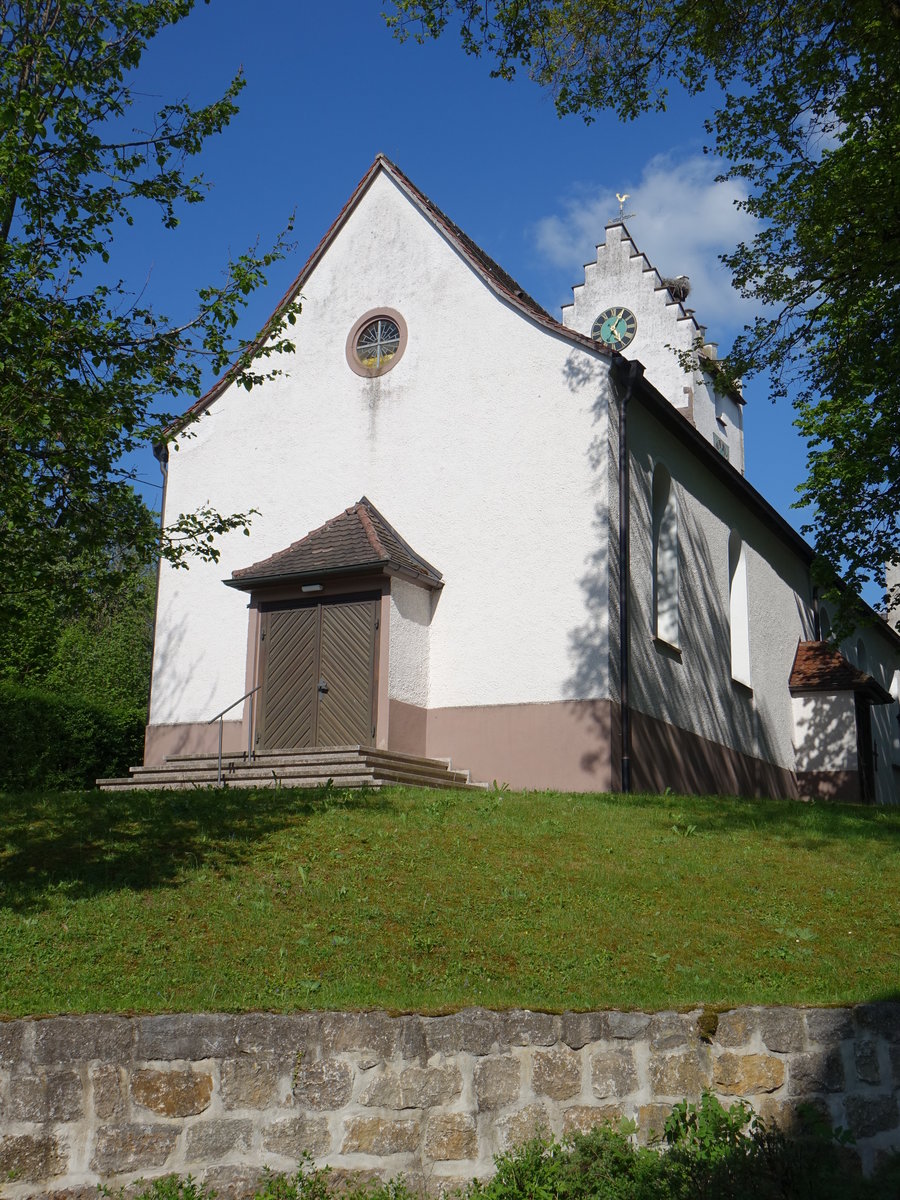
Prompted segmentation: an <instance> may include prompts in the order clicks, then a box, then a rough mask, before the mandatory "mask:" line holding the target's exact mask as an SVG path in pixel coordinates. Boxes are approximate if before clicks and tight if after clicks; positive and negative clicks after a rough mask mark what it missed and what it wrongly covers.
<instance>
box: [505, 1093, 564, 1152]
mask: <svg viewBox="0 0 900 1200" xmlns="http://www.w3.org/2000/svg"><path fill="white" fill-rule="evenodd" d="M549 1132H550V1118H549V1116H548V1114H547V1110H546V1109H545V1108H544V1106H543V1105H542V1104H526V1105H525V1107H524V1108H520V1109H519V1111H518V1112H514V1113H510V1115H509V1116H508V1117H503V1118H501V1120H499V1121H496V1122H495V1123H494V1133H495V1136H496V1138H497V1144H498V1146H499V1148H500V1149H501V1150H510V1149H512V1147H513V1146H520V1145H521V1144H522V1142H527V1141H528V1139H529V1138H533V1137H544V1136H546V1135H547V1134H549Z"/></svg>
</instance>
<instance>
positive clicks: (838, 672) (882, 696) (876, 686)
mask: <svg viewBox="0 0 900 1200" xmlns="http://www.w3.org/2000/svg"><path fill="white" fill-rule="evenodd" d="M789 687H790V689H791V695H792V696H798V695H803V694H804V693H805V692H861V693H862V694H863V695H864V696H865V697H866V699H868V700H871V701H872V703H873V704H890V702H891V701H892V700H893V696H892V695H891V694H890V692H888V691H885V689H884V688H883V687H882V686H881V684H880V683H879V682H878V680H877V679H873V678H872V676H871V675H867V674H866V673H865V671H860V670H859V668H858V667H854V665H853V663H852V662H850V661H849V660H848V659H846V658H844V656H843V654H841V652H840V650H837V649H835V647H834V646H832V645H830V644H829V643H828V642H800V643H799V644H798V646H797V653H796V654H795V655H794V665H793V667H792V668H791V677H790V680H789Z"/></svg>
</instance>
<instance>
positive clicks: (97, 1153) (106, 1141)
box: [91, 1124, 178, 1177]
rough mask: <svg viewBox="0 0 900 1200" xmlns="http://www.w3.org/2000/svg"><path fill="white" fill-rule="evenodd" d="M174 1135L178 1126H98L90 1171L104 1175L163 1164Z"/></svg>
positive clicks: (173, 1144) (169, 1152) (176, 1134)
mask: <svg viewBox="0 0 900 1200" xmlns="http://www.w3.org/2000/svg"><path fill="white" fill-rule="evenodd" d="M177 1138H178V1126H177V1125H141V1124H125V1125H101V1126H100V1128H99V1129H98V1130H97V1137H96V1141H95V1142H94V1153H93V1155H92V1156H91V1170H92V1171H96V1172H97V1174H98V1175H101V1176H104V1177H106V1176H109V1175H120V1174H122V1173H123V1172H125V1171H143V1170H146V1169H147V1168H149V1167H163V1166H165V1164H166V1159H167V1158H168V1157H169V1155H170V1154H171V1153H172V1150H173V1149H174V1147H175V1142H176V1140H177Z"/></svg>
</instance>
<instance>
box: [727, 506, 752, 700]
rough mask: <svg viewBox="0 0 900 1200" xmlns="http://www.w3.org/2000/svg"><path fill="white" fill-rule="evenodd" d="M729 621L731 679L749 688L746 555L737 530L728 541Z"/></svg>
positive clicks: (748, 619)
mask: <svg viewBox="0 0 900 1200" xmlns="http://www.w3.org/2000/svg"><path fill="white" fill-rule="evenodd" d="M728 622H729V626H730V629H731V678H732V679H736V680H737V681H738V683H745V684H746V685H747V687H750V686H751V683H750V609H749V603H748V597H747V555H746V552H745V550H744V543H743V541H742V539H741V535H740V534H739V533H738V532H737V530H732V532H731V535H730V536H729V538H728Z"/></svg>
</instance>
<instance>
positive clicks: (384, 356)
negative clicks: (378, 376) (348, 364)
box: [356, 317, 400, 370]
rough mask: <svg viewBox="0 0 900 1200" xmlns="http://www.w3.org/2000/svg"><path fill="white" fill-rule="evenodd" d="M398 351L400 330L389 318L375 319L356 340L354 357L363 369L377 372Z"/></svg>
mask: <svg viewBox="0 0 900 1200" xmlns="http://www.w3.org/2000/svg"><path fill="white" fill-rule="evenodd" d="M399 349H400V330H399V328H398V327H397V323H396V322H395V321H392V320H391V318H390V317H376V318H375V320H374V321H370V322H369V324H368V325H366V326H364V327H363V329H362V331H361V332H360V334H359V337H358V338H357V339H356V357H357V358H358V359H359V361H360V364H361V365H362V366H364V367H368V368H374V369H375V370H377V369H378V368H379V367H381V366H382V365H383V364H384V363H386V362H389V361H390V359H392V358H393V357H394V355H395V354H396V353H397V351H398V350H399Z"/></svg>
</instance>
